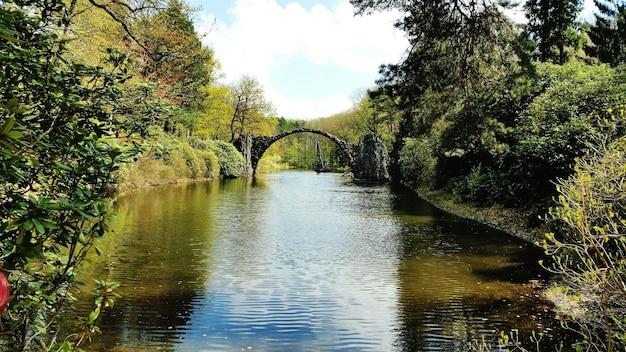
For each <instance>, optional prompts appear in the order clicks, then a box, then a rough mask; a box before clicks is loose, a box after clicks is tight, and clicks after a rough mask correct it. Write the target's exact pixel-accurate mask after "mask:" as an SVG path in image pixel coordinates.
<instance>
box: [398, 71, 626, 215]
mask: <svg viewBox="0 0 626 352" xmlns="http://www.w3.org/2000/svg"><path fill="white" fill-rule="evenodd" d="M501 88H502V89H501V91H497V92H476V94H475V95H473V96H470V97H467V98H466V99H472V100H471V101H469V100H468V101H457V102H455V103H454V104H452V106H450V108H449V109H448V110H445V109H442V108H441V106H432V105H433V104H435V105H437V104H439V105H440V104H441V103H442V100H441V95H440V94H439V95H436V96H434V97H432V98H429V96H428V95H429V94H430V93H429V92H427V93H425V95H424V97H422V99H421V100H420V101H421V104H424V106H422V107H421V108H419V109H415V110H414V111H416V112H417V113H420V114H423V115H424V116H421V115H420V116H416V117H415V121H416V122H415V131H413V133H414V135H416V136H417V137H413V138H405V145H404V148H403V150H402V151H401V153H400V157H399V164H400V169H401V172H402V176H403V181H404V182H406V183H407V184H409V185H411V186H415V187H429V188H442V187H447V189H448V190H450V191H451V192H452V193H454V194H455V195H456V196H457V197H458V199H459V200H463V201H472V202H476V203H477V204H481V205H491V204H496V203H497V204H502V205H507V206H516V207H522V208H524V209H525V210H532V211H530V212H529V215H530V217H532V218H534V219H536V218H537V215H540V214H543V213H544V212H545V211H546V209H547V206H548V205H549V204H551V199H552V197H553V196H554V195H555V189H554V181H555V180H556V179H557V178H559V177H561V178H564V177H567V176H568V175H569V174H570V173H571V172H572V171H571V170H572V169H571V167H572V165H573V164H574V161H575V159H576V158H577V157H579V156H581V155H583V154H584V153H585V150H586V148H587V146H586V144H585V143H586V141H587V140H588V139H589V138H590V136H591V135H592V134H593V133H594V131H595V130H596V129H597V126H598V121H601V120H603V119H604V118H606V117H607V114H606V111H607V109H608V108H609V107H610V106H613V105H616V104H617V103H618V102H619V101H620V94H624V93H625V92H626V72H625V71H624V70H623V69H619V68H618V69H612V68H610V67H608V66H591V65H585V64H582V63H575V62H573V63H568V64H566V65H562V66H558V65H552V64H538V65H537V67H536V75H535V76H529V77H524V78H519V77H517V78H516V77H507V78H505V79H504V80H503V81H502V85H501ZM434 112H438V114H439V115H438V117H436V116H433V113H434ZM427 125H429V126H430V127H429V128H428V129H425V126H427ZM420 131H421V132H420ZM418 132H420V133H418ZM433 158H434V160H433ZM435 160H436V161H435Z"/></svg>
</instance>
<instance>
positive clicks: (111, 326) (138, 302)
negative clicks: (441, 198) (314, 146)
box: [79, 171, 553, 351]
mask: <svg viewBox="0 0 626 352" xmlns="http://www.w3.org/2000/svg"><path fill="white" fill-rule="evenodd" d="M116 212H117V213H118V215H117V221H116V222H115V223H114V224H113V228H114V232H113V233H111V234H108V235H107V237H106V239H105V240H104V241H102V242H101V243H98V244H97V245H98V246H99V247H100V248H101V249H102V250H103V251H104V252H105V254H104V255H102V256H101V257H97V258H95V259H94V261H93V264H91V265H90V266H88V267H87V270H86V271H87V273H88V276H89V277H88V278H86V279H85V281H86V282H90V281H91V280H92V277H93V278H99V279H104V278H106V279H109V280H114V281H117V282H119V283H121V287H120V288H119V289H118V291H117V292H118V293H119V294H120V295H121V296H122V297H121V298H118V299H117V302H116V305H115V306H114V307H113V308H111V309H110V310H108V312H107V314H106V315H105V316H104V317H103V318H102V320H101V321H100V327H101V330H102V333H101V334H96V335H94V337H93V340H92V342H91V343H90V344H88V345H86V346H85V348H86V349H87V350H88V351H91V350H94V351H98V350H102V351H242V350H252V351H432V350H435V351H437V350H439V351H459V350H466V349H467V346H468V343H469V342H471V341H474V340H479V339H481V338H482V337H483V336H484V337H485V338H486V339H487V341H492V342H493V341H494V339H495V337H496V335H497V334H498V333H499V332H500V331H510V330H511V329H514V328H517V329H520V333H521V335H522V337H523V338H524V339H527V337H528V335H529V334H530V331H532V330H535V331H544V332H548V333H550V331H551V330H550V326H551V325H552V324H553V315H552V313H551V312H550V309H549V308H548V306H547V305H546V303H545V302H544V301H543V300H542V298H541V291H540V290H539V289H538V286H539V285H540V283H541V282H542V280H543V278H542V270H541V269H540V268H539V266H538V264H537V260H538V258H539V256H540V254H541V253H540V251H538V250H537V249H536V248H533V247H532V246H531V245H528V244H527V243H525V242H523V241H521V240H519V239H517V238H514V237H512V236H509V235H507V234H505V233H502V232H500V231H497V230H493V229H491V228H489V227H486V226H483V225H481V224H478V223H475V222H472V221H469V220H464V219H460V218H458V217H455V216H452V215H450V214H447V213H445V212H443V211H441V210H439V209H437V208H435V207H433V206H432V205H430V204H429V203H427V202H425V201H423V200H421V199H420V198H418V197H416V196H415V194H414V193H412V192H410V191H407V190H403V189H400V190H395V189H394V190H392V189H390V187H389V186H386V185H359V184H355V183H353V182H352V181H351V180H350V179H348V178H346V177H343V176H341V175H338V174H331V173H325V174H316V173H314V172H304V171H287V172H279V173H273V174H263V175H260V176H259V177H258V178H257V179H255V180H254V181H251V180H245V179H234V180H217V181H212V182H206V183H196V184H187V185H175V186H164V187H156V188H152V189H144V190H137V191H132V192H128V193H127V194H125V195H124V196H122V197H120V199H119V200H118V201H117V205H116ZM87 286H89V285H87ZM79 308H80V307H79ZM82 309H85V307H82Z"/></svg>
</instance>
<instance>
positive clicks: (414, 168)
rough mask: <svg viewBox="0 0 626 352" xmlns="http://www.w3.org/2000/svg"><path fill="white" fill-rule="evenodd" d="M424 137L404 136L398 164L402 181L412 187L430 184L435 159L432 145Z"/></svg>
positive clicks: (429, 185) (428, 185)
mask: <svg viewBox="0 0 626 352" xmlns="http://www.w3.org/2000/svg"><path fill="white" fill-rule="evenodd" d="M430 142H431V141H430V140H429V139H426V138H405V140H404V146H403V148H402V150H401V151H400V157H399V164H400V170H401V172H402V175H403V178H404V182H405V183H406V184H407V185H409V186H412V187H427V188H430V187H431V186H432V182H433V179H434V172H435V170H434V169H435V166H436V159H435V158H434V157H433V155H432V150H433V148H432V145H431V144H430Z"/></svg>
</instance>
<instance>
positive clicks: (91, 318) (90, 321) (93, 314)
mask: <svg viewBox="0 0 626 352" xmlns="http://www.w3.org/2000/svg"><path fill="white" fill-rule="evenodd" d="M96 319H98V313H97V312H95V311H94V312H91V313H89V318H87V324H89V325H91V324H93V323H94V321H96Z"/></svg>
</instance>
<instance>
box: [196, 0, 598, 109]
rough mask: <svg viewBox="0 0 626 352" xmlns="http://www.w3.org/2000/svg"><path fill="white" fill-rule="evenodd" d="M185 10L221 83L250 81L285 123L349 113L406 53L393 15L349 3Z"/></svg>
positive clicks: (256, 1) (275, 1)
mask: <svg viewBox="0 0 626 352" xmlns="http://www.w3.org/2000/svg"><path fill="white" fill-rule="evenodd" d="M189 2H190V4H191V5H192V6H200V7H201V11H200V12H199V13H198V14H197V18H196V29H197V30H198V32H200V33H206V37H205V38H204V43H205V44H206V45H207V46H210V47H212V48H213V49H214V51H215V53H216V56H217V58H218V60H219V61H220V63H221V64H222V72H223V74H224V78H223V81H224V82H225V83H230V82H232V81H234V80H236V79H237V78H239V77H240V76H241V75H244V74H247V75H250V76H252V77H255V78H256V79H257V80H258V81H259V82H260V84H261V85H262V86H263V88H264V89H265V93H266V97H267V98H268V100H270V101H271V102H272V103H273V105H274V107H275V109H276V112H277V115H278V116H283V117H285V118H293V119H314V118H318V117H327V116H330V115H332V114H335V113H338V112H341V111H344V110H347V109H349V108H350V107H351V106H352V104H353V103H354V102H355V101H356V100H357V99H358V97H359V96H360V94H362V93H363V92H364V91H365V90H366V89H368V88H370V87H373V86H374V85H375V80H376V79H377V78H378V77H379V74H378V68H379V66H380V65H381V64H385V63H397V62H398V61H400V59H401V57H402V55H403V53H404V50H405V49H406V48H407V47H408V43H407V41H406V39H405V38H404V36H403V33H402V32H400V31H398V30H396V29H395V28H394V27H393V22H394V20H395V19H396V18H398V17H399V14H398V13H393V12H391V13H389V12H387V13H379V14H374V15H370V16H364V17H355V16H353V13H354V9H353V7H352V6H351V5H350V4H349V2H348V0H298V1H296V0H209V1H206V0H204V1H203V0H189ZM592 2H593V1H592V0H585V4H587V3H592ZM518 18H523V15H521V17H520V16H519V14H518Z"/></svg>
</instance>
